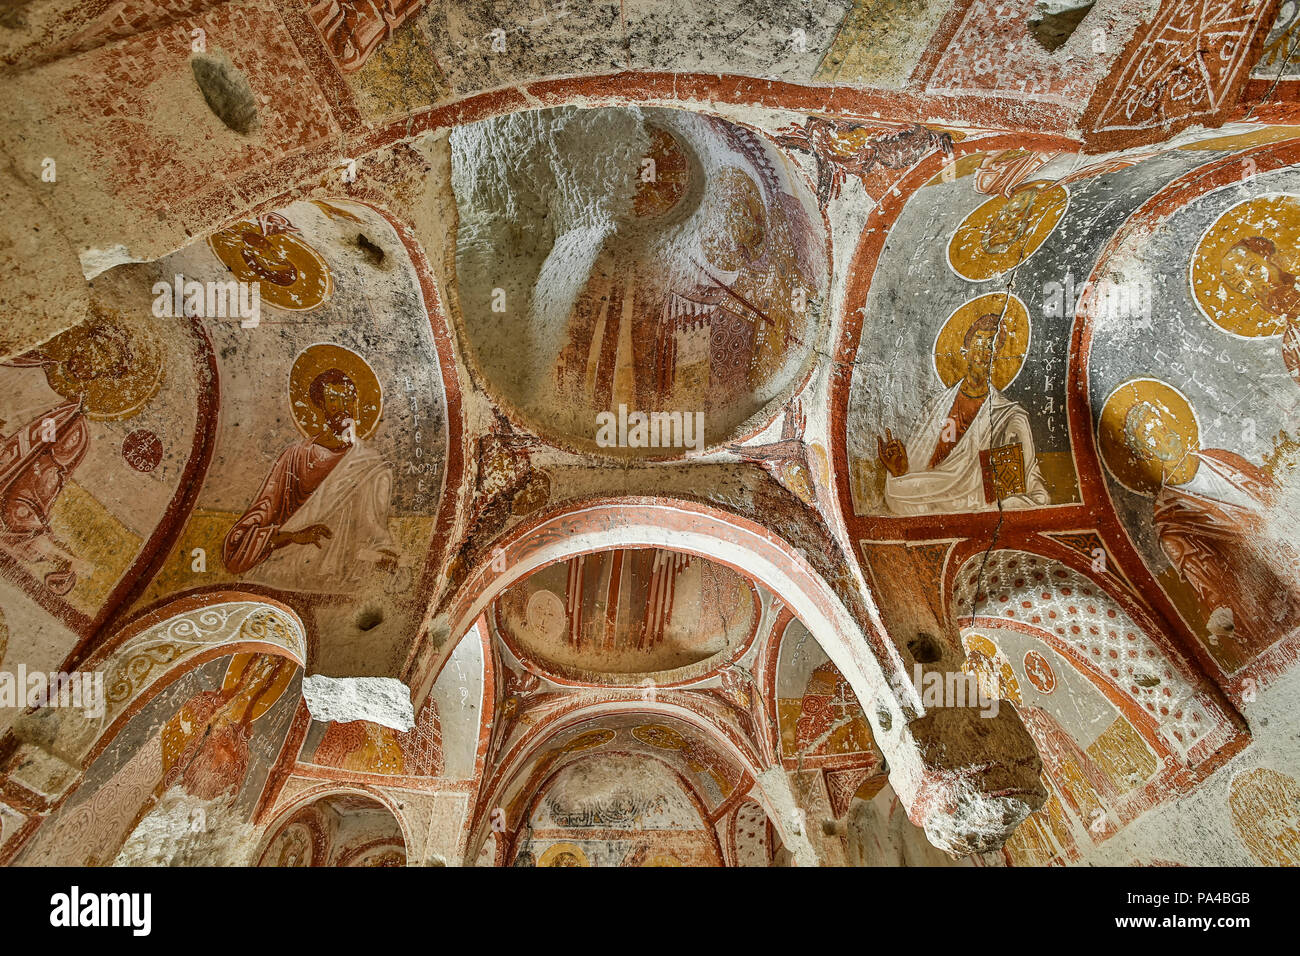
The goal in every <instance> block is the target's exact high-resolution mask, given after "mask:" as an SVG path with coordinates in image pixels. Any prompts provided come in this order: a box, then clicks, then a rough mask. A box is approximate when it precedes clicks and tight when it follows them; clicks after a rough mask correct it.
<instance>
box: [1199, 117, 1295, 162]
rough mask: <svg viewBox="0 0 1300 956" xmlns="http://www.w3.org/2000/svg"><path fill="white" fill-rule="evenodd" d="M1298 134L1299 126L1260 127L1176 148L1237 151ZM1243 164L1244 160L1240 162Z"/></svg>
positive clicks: (1286, 138) (1280, 140)
mask: <svg viewBox="0 0 1300 956" xmlns="http://www.w3.org/2000/svg"><path fill="white" fill-rule="evenodd" d="M1298 133H1300V126H1261V127H1257V128H1255V129H1251V130H1246V131H1245V132H1241V133H1229V134H1228V135H1227V136H1215V137H1212V138H1211V139H1202V140H1197V141H1196V142H1195V143H1184V144H1183V145H1182V146H1179V147H1177V148H1178V149H1182V150H1203V149H1227V150H1233V151H1236V150H1239V149H1246V148H1248V147H1250V146H1265V145H1267V144H1269V143H1280V142H1282V141H1284V140H1288V139H1294V138H1295V137H1296V135H1297V134H1298ZM1242 161H1243V162H1245V160H1242Z"/></svg>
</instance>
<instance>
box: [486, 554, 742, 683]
mask: <svg viewBox="0 0 1300 956" xmlns="http://www.w3.org/2000/svg"><path fill="white" fill-rule="evenodd" d="M759 610H760V608H759V596H758V594H757V592H756V591H755V590H754V589H753V587H752V586H751V585H750V584H749V583H748V582H747V581H746V580H745V579H744V578H743V577H741V576H740V575H739V574H737V573H736V572H735V571H733V570H731V569H730V568H728V567H726V566H725V565H721V564H717V563H715V562H713V561H710V560H708V559H707V558H701V557H698V556H695V555H690V554H685V553H682V552H675V551H665V550H661V549H655V548H643V549H629V550H619V551H602V552H596V553H595V554H586V555H579V556H577V557H574V558H570V559H569V560H568V561H565V562H562V563H560V564H554V565H551V566H549V567H546V568H543V569H542V570H540V571H537V572H535V573H533V574H532V575H530V576H529V577H528V578H527V579H526V580H524V581H522V582H520V583H519V584H516V585H513V586H512V587H511V588H509V589H508V590H507V591H506V592H505V593H504V594H503V595H502V596H501V597H500V598H499V599H498V604H497V611H496V622H497V627H498V629H499V631H500V632H501V633H502V635H503V636H504V637H505V639H506V640H507V641H508V642H509V643H510V644H511V645H512V646H513V647H514V648H515V649H516V652H517V653H519V654H521V655H523V656H524V657H525V658H527V659H529V660H532V661H535V662H536V663H537V664H538V665H539V666H541V667H542V668H543V669H544V670H551V669H553V670H554V671H555V672H556V673H557V674H559V675H560V676H576V675H579V674H587V673H590V674H591V679H592V680H594V681H614V680H615V679H616V678H617V677H618V675H627V674H637V675H642V674H652V673H656V672H664V671H675V670H677V669H679V668H684V667H687V666H689V665H694V664H701V665H702V666H703V667H704V668H706V669H708V668H711V667H714V666H717V665H718V664H719V663H722V662H723V660H724V659H725V658H726V657H727V656H728V655H734V654H735V653H736V652H738V651H739V650H741V649H743V648H744V647H745V645H747V644H748V642H749V641H750V640H751V639H752V637H753V633H754V629H755V628H756V627H757V626H758V615H759ZM694 669H695V670H698V669H699V668H694ZM638 679H639V678H638Z"/></svg>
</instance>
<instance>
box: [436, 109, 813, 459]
mask: <svg viewBox="0 0 1300 956" xmlns="http://www.w3.org/2000/svg"><path fill="white" fill-rule="evenodd" d="M562 142H575V143H576V142H583V143H586V144H588V148H589V149H590V152H587V151H583V152H581V153H580V152H579V151H576V150H575V151H571V152H564V153H559V152H557V151H556V150H555V148H554V146H553V145H552V144H558V143H562ZM521 144H526V145H524V146H523V148H524V149H525V150H527V151H528V156H529V157H531V159H529V160H528V161H527V162H525V161H524V160H521V157H520V154H519V150H520V148H521ZM451 145H452V184H453V186H454V188H455V190H456V200H457V209H458V214H459V218H460V221H459V228H458V230H457V240H456V242H457V244H456V298H455V301H456V303H457V305H458V307H459V315H458V320H459V321H460V322H461V323H463V326H464V329H465V333H466V336H467V338H468V339H469V343H470V346H471V353H472V355H473V357H474V359H475V361H476V362H477V364H478V365H479V367H480V368H481V370H482V374H483V375H484V377H485V378H486V380H487V382H488V385H489V387H490V389H491V390H492V392H493V393H494V394H495V395H496V396H498V397H499V399H500V400H501V401H502V403H503V404H504V405H505V406H506V407H507V408H508V409H510V410H511V411H513V412H514V413H515V414H517V415H519V416H520V417H522V418H523V419H524V420H526V421H527V422H529V424H530V425H531V426H533V427H535V428H536V429H537V431H538V432H539V433H540V434H541V435H542V436H543V437H546V438H549V439H552V440H554V441H556V442H558V443H561V444H564V445H569V446H576V447H580V448H582V449H584V450H598V451H602V452H606V453H608V454H633V455H638V456H643V457H646V456H648V457H680V456H681V455H682V454H684V453H685V450H694V451H700V450H702V449H703V448H705V447H708V446H713V445H716V444H718V443H720V442H722V441H724V440H726V439H727V438H728V437H730V436H732V435H734V434H735V432H736V430H737V429H738V428H740V427H741V426H742V425H743V424H744V423H745V422H746V421H747V420H749V419H750V418H752V417H754V416H756V415H757V414H758V413H759V412H760V411H762V410H763V409H764V408H765V407H767V406H768V405H769V403H771V402H772V401H773V400H775V399H777V398H779V396H780V395H781V394H782V393H783V392H788V391H789V389H790V388H791V387H792V386H793V385H794V384H795V382H796V380H797V379H798V378H799V377H800V376H801V375H802V374H803V373H804V372H806V371H807V369H808V368H809V365H808V362H809V359H810V355H809V353H808V350H807V346H806V342H807V341H808V338H809V336H810V335H812V334H814V332H815V330H816V329H818V328H820V327H821V325H822V322H823V321H824V319H825V292H826V281H827V266H826V247H825V243H826V236H825V229H824V226H823V224H822V221H821V216H820V214H819V212H818V208H817V205H816V200H815V198H814V197H813V196H812V194H811V191H810V190H809V189H808V188H807V186H806V185H805V184H804V183H803V182H802V181H801V180H800V178H799V174H798V172H797V171H796V168H795V167H794V166H793V164H791V163H790V162H789V161H788V160H787V159H785V158H784V157H783V156H782V155H781V154H780V153H779V152H777V151H776V150H775V149H774V148H773V146H772V145H771V143H770V142H769V141H767V140H766V139H765V138H764V137H763V136H761V135H759V134H757V133H755V132H753V131H751V130H749V129H747V128H744V127H740V126H736V125H733V124H730V123H726V122H723V121H720V120H716V119H706V118H704V117H700V116H695V117H692V116H689V115H687V114H683V113H679V112H677V111H671V110H640V109H637V110H614V109H610V110H598V111H592V112H586V113H574V112H572V111H568V110H553V111H545V112H539V113H528V114H518V115H515V116H511V117H507V118H504V119H501V120H491V121H485V122H484V123H481V124H477V125H475V126H470V127H465V128H463V129H460V130H457V131H456V132H455V133H454V134H453V135H452V137H451ZM538 154H540V155H538ZM561 157H562V158H561ZM579 157H581V158H579ZM531 162H538V163H539V164H540V165H539V166H537V167H536V168H534V167H532V166H530V165H529V164H530V163H531ZM543 169H545V170H546V171H545V172H544V173H543V172H542V170H543ZM556 181H562V182H564V183H565V186H564V188H563V189H560V188H558V187H557V185H556ZM505 191H511V192H515V193H517V194H518V198H517V199H516V200H515V202H516V203H517V204H518V206H517V207H512V208H518V209H519V215H518V216H507V215H503V214H502V212H501V211H500V209H499V208H497V207H495V202H496V199H495V197H499V196H501V195H502V194H503V193H504V192H505ZM524 196H527V197H528V198H527V199H526V200H525V199H524ZM624 410H626V412H625V411H624ZM601 413H607V414H608V415H610V416H611V417H614V418H617V419H618V423H619V428H618V430H617V435H616V434H615V433H614V432H612V431H602V430H601V428H602V425H603V423H604V421H605V420H604V419H602V418H599V417H598V416H599V415H601ZM634 413H636V414H640V415H642V416H645V415H651V414H654V413H663V414H665V415H672V416H675V419H680V420H681V421H680V422H679V423H678V422H677V421H676V420H675V421H674V424H673V428H674V429H675V430H673V431H672V432H671V434H670V435H661V434H660V432H661V431H662V430H663V429H664V428H665V427H666V426H663V425H660V426H655V427H653V430H652V431H651V432H650V433H649V434H646V428H645V426H644V425H643V426H642V428H641V432H640V433H638V432H637V419H636V418H633V417H632V415H633V414H634ZM624 419H626V421H627V423H628V424H627V425H623V424H622V423H623V421H624ZM700 429H702V430H703V434H701V432H700ZM679 432H680V435H679Z"/></svg>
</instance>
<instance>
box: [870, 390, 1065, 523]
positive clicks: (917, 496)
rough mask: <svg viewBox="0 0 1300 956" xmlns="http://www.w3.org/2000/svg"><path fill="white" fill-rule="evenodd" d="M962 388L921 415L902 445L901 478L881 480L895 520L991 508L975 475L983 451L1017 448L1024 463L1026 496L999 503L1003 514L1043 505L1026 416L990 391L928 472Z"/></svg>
mask: <svg viewBox="0 0 1300 956" xmlns="http://www.w3.org/2000/svg"><path fill="white" fill-rule="evenodd" d="M960 388H961V382H958V383H957V384H956V385H954V386H952V387H951V388H949V389H948V390H947V391H945V392H944V393H943V394H941V395H940V396H939V397H937V398H936V399H935V400H934V401H933V402H931V403H930V405H929V407H928V408H927V409H926V410H925V414H924V415H923V416H922V417H921V422H920V425H919V426H918V427H917V429H916V430H915V431H914V432H913V433H912V437H911V438H910V439H908V441H907V463H908V467H909V468H910V469H911V470H910V471H909V472H908V473H907V474H905V475H899V476H898V477H895V476H893V475H889V476H887V477H886V478H885V503H886V504H887V505H888V506H889V510H890V511H892V512H893V513H894V514H898V515H924V514H952V513H955V512H962V511H983V510H985V509H986V508H991V507H996V503H993V504H990V503H989V502H986V501H985V500H984V477H983V474H982V472H981V471H980V452H981V451H984V450H986V449H991V448H997V447H999V446H1001V445H1009V444H1012V443H1013V442H1015V443H1018V444H1019V445H1020V449H1021V452H1022V453H1023V455H1024V460H1025V493H1024V494H1023V495H1012V496H1011V497H1009V498H1003V499H1002V507H1004V508H1032V507H1034V506H1035V505H1045V504H1047V503H1048V500H1049V499H1048V494H1047V486H1046V485H1045V484H1044V483H1043V475H1042V472H1041V471H1040V470H1039V467H1038V456H1037V455H1036V454H1035V453H1034V436H1033V434H1032V432H1031V431H1030V428H1029V415H1028V414H1027V413H1026V412H1025V410H1024V408H1022V407H1021V406H1020V405H1018V404H1017V403H1015V402H1013V401H1010V400H1009V399H1007V398H1006V397H1005V396H1004V395H1003V394H1002V393H1001V392H999V391H998V390H997V389H995V388H994V387H993V386H991V385H990V386H989V394H988V397H987V398H986V399H985V400H984V404H983V405H981V406H980V410H979V412H977V413H976V415H975V420H974V421H972V422H971V423H970V427H969V428H967V429H966V433H965V434H964V435H962V436H961V440H960V441H959V442H957V445H956V446H955V447H954V448H953V449H952V451H950V452H949V453H948V457H947V458H945V459H944V460H943V461H941V462H940V463H939V464H938V465H937V466H936V467H935V468H933V469H927V468H926V465H928V464H929V462H930V459H931V458H932V457H934V450H935V448H936V446H938V444H939V439H940V436H941V435H942V433H943V428H944V423H945V422H946V421H947V420H948V416H949V414H950V413H951V412H952V405H953V402H954V401H955V400H956V398H957V391H958V389H960Z"/></svg>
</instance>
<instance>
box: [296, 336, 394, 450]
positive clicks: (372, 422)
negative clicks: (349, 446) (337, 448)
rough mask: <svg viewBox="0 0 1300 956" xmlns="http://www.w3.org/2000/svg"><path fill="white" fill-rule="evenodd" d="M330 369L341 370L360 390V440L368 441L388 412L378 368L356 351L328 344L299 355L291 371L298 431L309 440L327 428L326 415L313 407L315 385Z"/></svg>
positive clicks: (315, 346) (309, 349)
mask: <svg viewBox="0 0 1300 956" xmlns="http://www.w3.org/2000/svg"><path fill="white" fill-rule="evenodd" d="M329 369H338V370H339V371H340V372H343V373H344V374H345V375H347V377H348V378H350V379H352V384H353V385H355V386H356V387H357V400H358V411H357V418H358V419H359V421H358V422H357V424H356V432H357V437H358V438H368V437H369V436H370V434H371V432H373V431H374V430H375V426H376V425H378V424H379V416H380V414H381V413H382V412H383V409H384V390H383V388H382V387H381V386H380V384H379V379H378V377H377V376H376V375H375V372H374V369H372V368H371V367H370V366H369V365H367V364H366V360H365V359H363V358H362V357H361V356H360V355H358V354H357V353H356V352H354V351H352V350H351V349H346V348H344V347H343V346H341V345H334V344H331V343H328V342H325V343H318V344H316V345H310V346H308V347H307V348H305V349H303V350H302V351H301V352H299V353H298V357H297V358H296V359H294V360H293V368H292V369H290V371H289V407H290V408H291V409H292V410H293V420H294V422H295V423H296V424H297V426H298V431H300V432H302V433H303V435H305V436H306V437H308V438H312V437H314V436H316V435H319V434H320V433H321V432H322V431H323V430H324V429H325V413H324V412H322V411H321V410H320V409H319V408H317V407H316V406H315V405H313V404H312V401H311V397H310V392H311V383H312V382H314V381H315V380H316V376H318V375H320V374H321V373H322V372H326V371H328V370H329Z"/></svg>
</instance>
